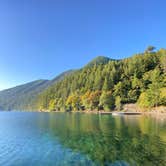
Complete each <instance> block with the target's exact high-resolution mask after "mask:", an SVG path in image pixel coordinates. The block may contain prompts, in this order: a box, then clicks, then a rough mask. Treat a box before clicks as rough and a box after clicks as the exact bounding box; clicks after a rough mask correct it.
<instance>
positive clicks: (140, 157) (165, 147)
mask: <svg viewBox="0 0 166 166" xmlns="http://www.w3.org/2000/svg"><path fill="white" fill-rule="evenodd" d="M165 163H166V120H164V119H156V118H151V117H147V116H131V115H130V116H114V117H113V116H111V115H97V114H84V113H37V112H0V166H1V165H2V166H56V165H57V166H65V165H67V166H70V165H71V166H73V165H75V166H78V165H85V166H91V165H92V166H93V165H94V166H96V165H97V166H98V165H99V166H100V165H110V166H116V165H117V166H120V165H121V166H130V165H131V166H137V165H138V166H139V165H140V166H165V165H166V164H165Z"/></svg>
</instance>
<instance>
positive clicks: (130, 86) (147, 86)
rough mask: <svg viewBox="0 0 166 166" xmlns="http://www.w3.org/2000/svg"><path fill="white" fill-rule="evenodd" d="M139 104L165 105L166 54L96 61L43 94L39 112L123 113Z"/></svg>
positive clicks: (146, 51)
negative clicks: (85, 111) (130, 105)
mask: <svg viewBox="0 0 166 166" xmlns="http://www.w3.org/2000/svg"><path fill="white" fill-rule="evenodd" d="M125 103H137V104H138V105H139V107H142V108H151V107H155V106H159V105H166V50H165V49H160V50H159V51H154V47H148V49H147V50H145V52H144V53H140V54H136V55H134V56H132V57H130V58H126V59H123V60H112V59H109V58H107V57H101V56H100V57H97V58H95V59H94V60H92V62H90V63H88V65H85V67H83V68H81V69H80V70H77V71H75V72H73V73H72V74H70V75H68V76H66V77H64V79H62V80H61V81H58V82H57V83H55V84H54V85H52V86H50V87H49V88H48V89H46V90H45V91H44V92H42V93H41V94H40V95H39V97H38V101H37V108H38V109H40V110H50V111H55V110H57V111H59V110H68V111H71V110H73V111H74V110H100V109H104V110H105V111H110V110H113V109H117V110H120V109H121V107H122V104H125Z"/></svg>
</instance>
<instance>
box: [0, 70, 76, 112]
mask: <svg viewBox="0 0 166 166" xmlns="http://www.w3.org/2000/svg"><path fill="white" fill-rule="evenodd" d="M72 72H73V71H72V70H69V71H66V72H63V73H62V74H60V75H58V76H57V77H55V78H54V79H52V80H37V81H33V82H30V83H27V84H24V85H20V86H17V87H14V88H10V89H7V90H3V91H0V110H35V109H37V107H36V106H37V105H36V101H37V97H38V95H39V94H40V93H41V92H42V91H44V90H45V89H46V88H48V87H49V86H51V85H53V84H55V83H56V82H57V81H60V80H62V79H63V78H64V77H65V76H66V75H68V74H70V73H72Z"/></svg>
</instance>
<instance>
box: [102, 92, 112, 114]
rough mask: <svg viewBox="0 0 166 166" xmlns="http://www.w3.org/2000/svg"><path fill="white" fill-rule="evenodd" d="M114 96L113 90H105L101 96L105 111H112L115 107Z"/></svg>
mask: <svg viewBox="0 0 166 166" xmlns="http://www.w3.org/2000/svg"><path fill="white" fill-rule="evenodd" d="M114 104H115V101H114V97H113V94H112V92H111V91H107V92H106V91H103V93H102V94H101V96H100V107H102V108H103V109H104V110H105V111H110V110H112V109H113V108H114Z"/></svg>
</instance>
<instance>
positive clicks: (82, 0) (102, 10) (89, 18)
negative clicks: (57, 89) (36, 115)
mask: <svg viewBox="0 0 166 166" xmlns="http://www.w3.org/2000/svg"><path fill="white" fill-rule="evenodd" d="M148 45H154V46H156V47H157V48H160V47H165V46H166V1H165V0H1V1H0V89H4V88H9V87H12V86H15V85H18V84H22V83H25V82H29V81H32V80H36V79H40V78H43V79H50V78H53V77H55V76H56V75H57V74H59V73H61V72H63V71H65V70H68V69H75V68H80V67H82V66H83V65H84V64H86V63H87V62H88V61H90V60H91V59H93V58H94V57H95V56H98V55H104V56H108V57H110V58H124V57H128V56H131V55H132V54H134V53H138V52H142V51H143V50H144V49H145V48H146V47H147V46H148Z"/></svg>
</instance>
